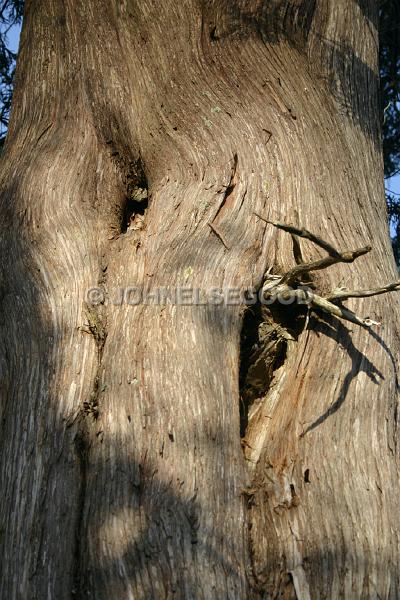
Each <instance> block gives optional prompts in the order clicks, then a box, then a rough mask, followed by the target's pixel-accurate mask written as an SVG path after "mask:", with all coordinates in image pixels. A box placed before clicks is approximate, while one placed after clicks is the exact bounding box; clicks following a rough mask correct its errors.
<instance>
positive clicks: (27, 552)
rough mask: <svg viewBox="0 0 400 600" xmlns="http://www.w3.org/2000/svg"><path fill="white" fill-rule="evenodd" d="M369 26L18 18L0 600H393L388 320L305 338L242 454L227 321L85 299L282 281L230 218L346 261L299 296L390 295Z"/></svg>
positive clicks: (7, 217) (264, 6)
mask: <svg viewBox="0 0 400 600" xmlns="http://www.w3.org/2000/svg"><path fill="white" fill-rule="evenodd" d="M375 4H376V3H375V2H373V1H372V0H365V1H363V2H361V0H359V1H356V0H335V1H333V0H318V1H315V2H309V1H305V0H292V1H288V0H273V1H271V2H268V3H267V2H262V1H260V0H247V1H244V0H234V1H229V2H227V1H226V0H212V1H208V0H181V1H180V2H175V1H174V0H164V1H163V2H158V1H156V0H141V1H140V2H139V1H138V0H123V1H118V2H116V1H114V0H113V1H112V2H109V1H106V0H85V2H83V1H80V0H79V1H72V0H65V1H63V2H61V0H46V2H45V1H44V0H35V1H33V0H30V1H27V2H26V14H25V19H24V27H23V32H22V39H21V52H20V57H19V62H18V69H17V79H16V88H15V96H14V104H13V112H12V119H11V123H10V130H9V135H8V138H7V142H6V151H5V154H4V156H3V157H2V168H1V172H0V190H1V196H0V213H1V225H0V266H1V271H0V277H1V279H0V299H1V322H0V361H1V362H0V390H1V403H0V411H1V441H0V444H1V452H0V472H1V481H2V488H1V489H2V498H1V500H0V519H1V522H0V529H1V548H2V554H1V556H2V571H3V576H2V579H1V583H0V597H1V598H4V599H6V598H7V600H14V599H22V598H28V597H29V598H32V599H38V600H39V599H40V600H42V599H43V598H47V599H49V600H50V599H57V600H58V599H64V598H96V600H98V599H103V598H104V599H111V598H113V599H114V598H118V599H121V600H122V599H125V598H126V599H131V598H135V599H139V598H157V599H158V598H199V599H200V598H205V599H210V598H218V599H220V598H232V599H237V598H258V597H262V598H278V597H279V598H297V599H298V600H305V599H307V598H312V599H313V600H314V599H315V600H316V599H319V598H331V599H336V598H387V599H395V598H396V597H397V594H398V592H397V590H398V589H399V587H400V582H399V575H398V573H399V571H398V564H399V533H398V524H397V521H398V518H397V515H398V511H399V508H400V507H399V497H400V494H399V482H398V479H399V478H398V459H399V455H398V448H397V439H398V423H397V407H398V381H397V356H398V352H399V337H398V333H399V332H398V328H397V324H396V318H395V316H396V314H397V311H398V299H397V297H396V296H395V295H394V294H393V295H391V296H390V297H389V296H379V297H377V298H365V299H354V300H350V301H349V306H350V308H353V309H355V308H357V313H359V314H362V315H369V316H370V317H371V318H373V319H374V320H377V321H381V322H382V323H384V326H383V327H382V328H380V329H379V330H378V331H377V332H370V331H365V330H363V329H358V328H357V327H356V326H354V328H353V327H352V328H351V330H350V328H348V327H347V326H346V325H344V324H343V323H339V322H338V321H335V320H334V319H329V320H328V319H325V318H323V317H320V318H316V317H314V318H312V319H311V321H310V334H309V335H307V333H306V332H304V333H303V334H302V335H301V336H300V338H299V340H298V341H297V342H293V343H291V344H290V345H289V349H288V353H287V357H286V360H285V362H284V364H283V365H282V366H281V367H280V368H279V370H277V371H276V372H275V376H274V379H273V381H272V384H271V387H270V389H269V391H268V393H267V395H266V397H264V398H261V399H259V403H258V410H253V411H252V413H251V418H250V419H249V423H248V427H247V431H246V436H245V440H244V441H243V440H241V439H240V422H239V401H240V399H239V362H240V332H241V326H242V318H243V307H240V306H230V307H226V306H213V305H211V304H208V305H205V306H174V305H166V306H158V305H155V304H148V305H146V304H140V305H137V306H129V305H127V304H124V305H122V306H117V305H114V304H113V303H112V299H113V298H114V297H115V294H116V293H117V290H118V289H119V288H122V287H126V286H139V287H141V288H143V289H145V290H154V289H156V288H160V287H168V288H171V289H172V288H175V287H185V286H190V287H192V288H199V289H202V290H209V289H211V288H212V287H218V288H229V287H239V288H241V289H249V288H251V287H256V288H257V287H259V286H260V285H261V283H262V280H263V275H264V273H265V270H266V268H267V267H272V268H273V270H274V272H278V273H283V272H285V271H287V270H289V269H290V268H291V267H293V266H294V258H293V251H292V244H291V241H290V236H289V235H288V234H287V233H285V232H280V231H277V230H276V229H275V228H274V227H272V226H268V225H266V224H265V223H262V222H260V221H259V220H258V219H257V218H256V217H255V216H254V212H258V213H260V214H262V215H264V216H265V217H266V218H267V219H269V220H271V221H278V222H289V223H293V224H294V225H296V226H298V227H305V228H307V229H309V230H311V231H312V232H314V233H315V234H317V235H319V236H320V237H323V238H324V239H327V240H328V241H330V242H331V243H332V245H334V246H335V247H336V248H338V250H340V251H345V250H349V249H350V248H355V247H361V246H365V245H367V244H370V245H372V246H373V251H372V252H371V253H370V254H369V255H368V256H366V257H364V258H360V259H359V260H358V261H357V262H355V263H354V264H352V265H343V264H338V265H335V266H333V267H332V268H330V269H329V270H327V271H323V272H321V273H320V274H316V275H315V281H316V282H317V283H318V286H319V288H320V289H322V290H324V291H326V292H327V293H328V292H329V291H330V290H332V289H333V288H335V287H336V286H337V285H338V284H339V283H340V282H341V280H344V282H345V284H346V285H347V287H349V288H351V289H365V288H372V287H376V286H377V285H384V284H386V283H387V282H389V281H390V280H393V279H395V277H396V275H395V265H394V261H393V258H392V254H391V250H390V243H389V237H388V228H387V223H386V220H385V217H384V215H385V200H384V190H383V179H382V174H383V169H382V158H381V146H380V130H379V111H378V99H377V87H378V80H377V62H376V61H377V34H376V20H377V14H376V13H377V8H376V6H375ZM142 167H143V172H142V171H141V169H142ZM143 177H145V179H146V183H147V185H148V191H149V204H148V208H147V210H146V213H145V217H144V219H145V221H144V227H142V228H140V229H139V230H135V231H133V230H130V229H129V228H125V229H127V230H126V232H125V233H122V230H123V229H124V228H122V229H121V222H122V220H123V215H124V212H125V210H126V203H127V198H128V196H129V194H130V190H131V188H132V186H134V185H136V184H139V181H141V179H143ZM141 185H142V184H141ZM210 223H212V224H213V227H214V229H215V231H217V232H219V235H216V233H215V231H214V230H213V229H212V228H210ZM221 236H222V240H225V242H226V243H225V244H224V243H222V240H221ZM303 254H304V259H305V260H307V261H309V260H317V259H318V258H321V256H322V251H321V252H320V251H319V250H318V249H315V247H313V246H312V245H311V244H310V243H308V242H305V243H304V244H303ZM92 286H98V287H99V288H100V289H101V290H102V292H103V293H104V294H105V297H106V299H107V302H106V303H105V305H104V306H101V307H100V308H99V310H98V315H99V318H100V319H101V323H102V326H104V328H105V333H106V340H105V343H104V345H102V347H101V352H99V347H98V344H96V340H95V339H94V336H93V335H89V334H87V333H85V332H84V331H82V330H81V329H80V328H82V327H83V326H84V325H85V323H87V314H86V312H85V299H86V291H87V290H88V289H89V288H90V287H92ZM94 400H95V403H96V404H95V406H96V409H95V411H93V410H92V411H90V410H85V407H88V406H89V407H90V406H93V405H94ZM246 490H247V492H246ZM249 490H250V491H251V493H250V492H249Z"/></svg>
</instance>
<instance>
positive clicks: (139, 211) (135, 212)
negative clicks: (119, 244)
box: [121, 188, 149, 233]
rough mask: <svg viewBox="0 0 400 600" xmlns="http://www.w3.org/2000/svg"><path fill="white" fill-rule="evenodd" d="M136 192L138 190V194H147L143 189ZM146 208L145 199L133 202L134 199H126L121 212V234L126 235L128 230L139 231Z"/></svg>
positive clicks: (147, 204)
mask: <svg viewBox="0 0 400 600" xmlns="http://www.w3.org/2000/svg"><path fill="white" fill-rule="evenodd" d="M137 190H139V192H138V193H140V194H141V193H143V195H144V193H146V194H147V190H144V189H143V188H137ZM148 206H149V202H148V199H147V197H143V199H139V200H135V199H134V197H133V198H132V197H128V198H126V199H125V205H124V207H123V211H122V220H121V233H126V232H127V231H128V229H136V228H137V229H141V228H142V224H143V222H144V216H145V214H146V209H147V208H148ZM140 217H141V218H140Z"/></svg>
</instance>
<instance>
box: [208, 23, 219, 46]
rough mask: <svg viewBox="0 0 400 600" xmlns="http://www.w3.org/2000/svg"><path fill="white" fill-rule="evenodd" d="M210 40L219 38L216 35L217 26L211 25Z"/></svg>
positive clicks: (213, 40)
mask: <svg viewBox="0 0 400 600" xmlns="http://www.w3.org/2000/svg"><path fill="white" fill-rule="evenodd" d="M210 40H211V41H212V42H217V41H218V40H219V37H218V35H217V26H216V25H213V26H212V27H211V29H210Z"/></svg>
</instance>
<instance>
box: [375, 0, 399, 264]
mask: <svg viewBox="0 0 400 600" xmlns="http://www.w3.org/2000/svg"><path fill="white" fill-rule="evenodd" d="M379 44H380V55H379V60H380V71H381V103H382V111H383V125H382V129H383V158H384V165H385V177H386V178H389V177H393V176H394V175H397V174H398V173H400V2H399V0H380V11H379ZM386 199H387V207H388V216H389V222H390V225H391V231H392V234H393V238H392V244H393V251H394V255H395V258H396V262H397V264H398V265H399V264H400V195H399V194H394V193H391V192H387V195H386Z"/></svg>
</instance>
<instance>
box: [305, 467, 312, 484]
mask: <svg viewBox="0 0 400 600" xmlns="http://www.w3.org/2000/svg"><path fill="white" fill-rule="evenodd" d="M304 483H311V482H310V469H306V470H305V471H304Z"/></svg>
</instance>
